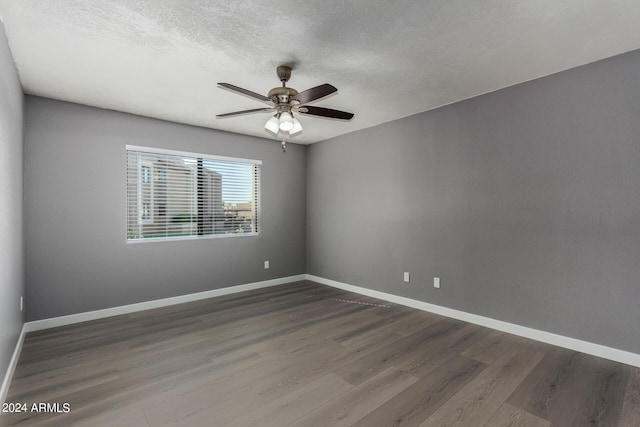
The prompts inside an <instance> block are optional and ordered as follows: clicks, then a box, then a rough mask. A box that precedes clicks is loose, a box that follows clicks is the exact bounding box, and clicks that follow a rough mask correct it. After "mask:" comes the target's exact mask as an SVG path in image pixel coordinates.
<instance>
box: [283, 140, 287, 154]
mask: <svg viewBox="0 0 640 427" xmlns="http://www.w3.org/2000/svg"><path fill="white" fill-rule="evenodd" d="M282 152H283V153H286V152H287V144H286V143H285V142H284V139H283V140H282Z"/></svg>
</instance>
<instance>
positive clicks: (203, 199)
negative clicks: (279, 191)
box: [127, 146, 262, 241]
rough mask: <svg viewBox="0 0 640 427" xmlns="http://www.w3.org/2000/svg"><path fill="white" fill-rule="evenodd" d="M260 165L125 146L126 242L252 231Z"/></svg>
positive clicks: (257, 213)
mask: <svg viewBox="0 0 640 427" xmlns="http://www.w3.org/2000/svg"><path fill="white" fill-rule="evenodd" d="M261 163H262V162H261V161H259V160H247V159H235V158H230V157H218V156H210V155H204V154H195V153H183V152H177V151H169V150H163V149H156V148H146V147H134V146H127V240H128V241H136V240H148V239H158V238H161V239H165V238H194V237H195V238H197V237H216V236H229V235H233V236H237V235H257V234H258V233H259V231H260V230H259V224H260V166H261Z"/></svg>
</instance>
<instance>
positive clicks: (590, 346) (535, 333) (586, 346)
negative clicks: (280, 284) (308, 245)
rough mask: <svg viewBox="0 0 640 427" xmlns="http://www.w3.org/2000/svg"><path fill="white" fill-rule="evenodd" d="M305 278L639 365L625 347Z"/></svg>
mask: <svg viewBox="0 0 640 427" xmlns="http://www.w3.org/2000/svg"><path fill="white" fill-rule="evenodd" d="M306 279H307V280H310V281H312V282H316V283H320V284H322V285H327V286H331V287H334V288H338V289H342V290H345V291H349V292H354V293H357V294H361V295H366V296H368V297H372V298H377V299H381V300H383V301H388V302H391V303H395V304H399V305H404V306H407V307H411V308H415V309H418V310H422V311H427V312H430V313H435V314H439V315H441V316H446V317H451V318H453V319H458V320H462V321H465V322H469V323H473V324H476V325H480V326H485V327H487V328H491V329H496V330H498V331H502V332H507V333H509V334H513V335H518V336H521V337H524V338H529V339H532V340H535V341H541V342H544V343H547V344H551V345H555V346H558V347H564V348H567V349H569V350H575V351H579V352H581V353H586V354H590V355H592V356H597V357H602V358H603V359H609V360H613V361H615V362H620V363H624V364H626V365H631V366H635V367H639V368H640V354H636V353H631V352H628V351H625V350H619V349H616V348H612V347H606V346H604V345H600V344H595V343H591V342H588V341H582V340H578V339H575V338H570V337H565V336H562V335H558V334H554V333H551V332H545V331H540V330H538V329H533V328H528V327H526V326H521V325H516V324H514V323H509V322H504V321H502V320H497V319H492V318H490V317H484V316H479V315H477V314H472V313H467V312H465V311H460V310H454V309H452V308H448V307H443V306H440V305H435V304H430V303H427V302H423V301H419V300H415V299H411V298H406V297H401V296H398V295H393V294H388V293H385V292H380V291H376V290H372V289H367V288H362V287H360V286H354V285H349V284H347V283H342V282H337V281H335V280H331V279H325V278H324V277H319V276H314V275H312V274H307V275H306Z"/></svg>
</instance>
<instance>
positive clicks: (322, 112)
mask: <svg viewBox="0 0 640 427" xmlns="http://www.w3.org/2000/svg"><path fill="white" fill-rule="evenodd" d="M298 112H299V113H301V114H306V115H308V116H319V117H327V118H330V119H339V120H351V119H352V118H353V113H347V112H346V111H340V110H333V109H331V108H323V107H313V106H306V105H305V106H304V107H300V109H299V110H298Z"/></svg>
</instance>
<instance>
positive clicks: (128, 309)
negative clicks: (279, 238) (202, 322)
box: [24, 274, 306, 332]
mask: <svg viewBox="0 0 640 427" xmlns="http://www.w3.org/2000/svg"><path fill="white" fill-rule="evenodd" d="M305 278H306V275H305V274H299V275H297V276H288V277H281V278H278V279H271V280H264V281H261V282H254V283H247V284H244V285H236V286H229V287H226V288H220V289H213V290H210V291H204V292H197V293H194V294H187V295H180V296H177V297H171V298H163V299H157V300H153V301H145V302H140V303H137V304H129V305H121V306H119V307H111V308H105V309H103V310H95V311H88V312H85V313H78V314H70V315H68V316H60V317H53V318H50V319H43V320H35V321H32V322H27V323H25V325H24V331H25V332H32V331H39V330H42V329H49V328H55V327H58V326H65V325H71V324H73V323H80V322H87V321H90V320H96V319H103V318H105V317H111V316H118V315H121V314H129V313H134V312H137V311H143V310H151V309H153V308H160V307H166V306H169V305H175V304H182V303H185V302H191V301H197V300H201V299H206V298H213V297H219V296H222V295H229V294H235V293H238V292H245V291H250V290H252V289H260V288H266V287H269V286H277V285H284V284H286V283H292V282H298V281H300V280H305Z"/></svg>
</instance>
